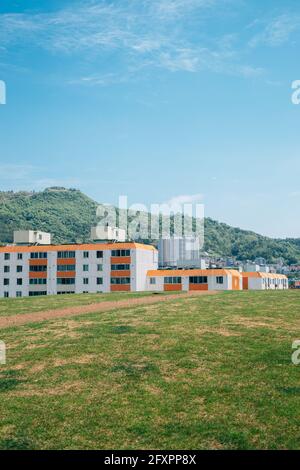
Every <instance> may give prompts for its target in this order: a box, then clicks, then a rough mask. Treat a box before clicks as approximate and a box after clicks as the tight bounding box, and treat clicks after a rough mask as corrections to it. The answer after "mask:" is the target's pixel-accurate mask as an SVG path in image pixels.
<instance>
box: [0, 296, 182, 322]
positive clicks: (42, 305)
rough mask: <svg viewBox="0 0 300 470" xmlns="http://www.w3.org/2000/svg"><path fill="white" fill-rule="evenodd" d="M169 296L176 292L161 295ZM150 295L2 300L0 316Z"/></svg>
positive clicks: (41, 297) (43, 297) (0, 301)
mask: <svg viewBox="0 0 300 470" xmlns="http://www.w3.org/2000/svg"><path fill="white" fill-rule="evenodd" d="M168 294H174V292H170V293H169V292H162V293H161V295H168ZM178 294H179V292H178ZM150 295H152V293H151V292H126V293H124V292H113V293H109V294H78V295H70V294H65V295H47V296H40V297H24V298H21V299H20V298H18V299H0V316H10V315H18V314H22V313H34V312H42V311H44V310H58V309H62V308H67V307H74V306H79V305H90V304H94V303H98V302H102V301H106V300H124V299H133V298H138V297H148V296H150Z"/></svg>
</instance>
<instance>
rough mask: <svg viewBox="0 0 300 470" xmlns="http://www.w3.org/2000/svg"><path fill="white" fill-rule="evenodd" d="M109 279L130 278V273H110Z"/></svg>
mask: <svg viewBox="0 0 300 470" xmlns="http://www.w3.org/2000/svg"><path fill="white" fill-rule="evenodd" d="M110 275H111V277H130V271H111V273H110Z"/></svg>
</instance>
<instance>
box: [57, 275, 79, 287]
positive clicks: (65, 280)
mask: <svg viewBox="0 0 300 470" xmlns="http://www.w3.org/2000/svg"><path fill="white" fill-rule="evenodd" d="M57 284H59V285H63V286H70V285H73V284H75V278H73V277H66V278H64V277H63V278H58V279H57Z"/></svg>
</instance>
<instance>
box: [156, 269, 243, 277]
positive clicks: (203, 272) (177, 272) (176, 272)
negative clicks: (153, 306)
mask: <svg viewBox="0 0 300 470" xmlns="http://www.w3.org/2000/svg"><path fill="white" fill-rule="evenodd" d="M228 274H231V275H232V276H237V277H241V273H240V272H239V271H236V270H235V269H156V270H152V271H148V273H147V276H149V277H155V276H165V277H168V276H178V277H181V276H228Z"/></svg>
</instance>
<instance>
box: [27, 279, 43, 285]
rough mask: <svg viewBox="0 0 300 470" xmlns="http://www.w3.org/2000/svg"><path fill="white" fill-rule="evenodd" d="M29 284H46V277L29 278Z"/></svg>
mask: <svg viewBox="0 0 300 470" xmlns="http://www.w3.org/2000/svg"><path fill="white" fill-rule="evenodd" d="M29 284H30V285H31V286H42V285H46V284H47V279H29Z"/></svg>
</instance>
